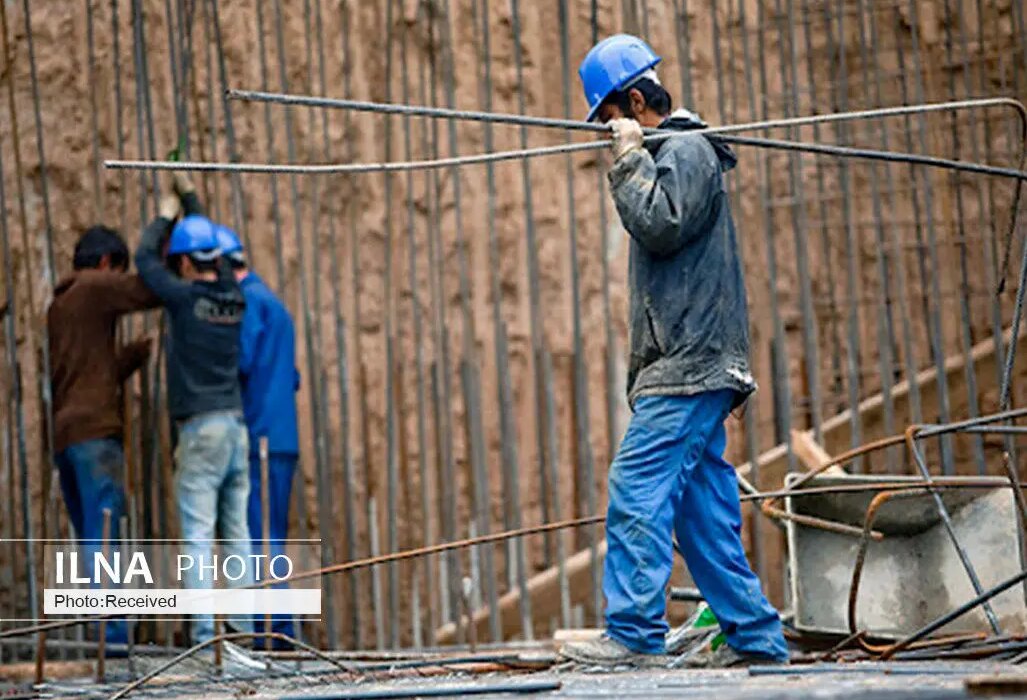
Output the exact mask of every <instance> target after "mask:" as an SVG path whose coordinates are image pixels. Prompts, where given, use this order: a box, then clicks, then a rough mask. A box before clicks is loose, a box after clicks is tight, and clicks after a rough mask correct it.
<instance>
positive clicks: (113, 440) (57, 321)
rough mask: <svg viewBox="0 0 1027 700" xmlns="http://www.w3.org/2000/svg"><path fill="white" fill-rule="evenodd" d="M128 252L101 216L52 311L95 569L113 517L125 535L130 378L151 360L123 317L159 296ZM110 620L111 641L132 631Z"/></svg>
mask: <svg viewBox="0 0 1027 700" xmlns="http://www.w3.org/2000/svg"><path fill="white" fill-rule="evenodd" d="M128 261H129V256H128V246H126V245H125V241H124V240H123V239H122V238H121V236H120V235H119V234H118V232H117V231H114V230H112V229H109V228H107V227H105V226H93V227H92V228H90V229H89V230H88V231H86V232H85V233H84V234H83V235H82V237H81V238H79V240H78V243H76V244H75V253H74V258H73V260H72V267H73V272H72V273H71V274H70V275H68V276H67V277H64V278H63V279H61V280H60V282H58V283H57V286H56V288H55V289H54V298H53V302H52V303H51V304H50V308H49V309H48V311H47V328H48V330H49V340H50V378H51V386H52V387H53V411H54V435H53V439H54V454H55V460H56V462H57V470H58V475H59V477H60V484H61V492H62V493H63V495H64V503H65V505H66V506H67V509H68V518H69V520H71V524H72V526H73V527H74V529H75V535H76V536H77V537H78V538H79V540H80V542H81V547H82V552H80V554H79V556H80V558H81V559H84V560H85V561H86V562H87V563H86V567H87V571H88V572H89V578H90V579H93V578H94V573H95V572H94V553H96V552H100V551H102V548H103V546H104V541H103V540H104V534H105V532H104V530H105V528H104V523H105V520H106V521H107V525H108V528H107V532H106V536H107V539H108V540H109V541H111V542H116V541H117V539H118V538H119V537H120V536H121V535H122V532H121V518H122V516H123V515H125V510H126V509H125V480H124V472H125V453H124V448H123V446H122V440H123V430H124V424H123V415H122V385H123V384H124V382H125V380H127V379H128V378H129V377H130V376H131V375H132V373H133V372H135V371H136V370H137V369H139V368H140V367H141V366H142V365H143V364H145V362H146V359H147V358H148V357H149V355H150V346H151V344H152V342H151V339H150V338H146V337H143V338H139V339H137V340H134V341H132V342H131V343H128V344H126V345H124V346H122V347H118V344H117V339H116V337H115V335H116V334H115V331H116V329H117V321H118V318H119V317H120V316H121V315H122V314H126V313H130V312H133V311H143V310H145V309H152V308H156V307H157V306H159V305H160V300H159V299H157V297H155V296H154V295H153V294H152V293H151V292H150V290H149V289H148V288H147V287H146V285H145V284H143V282H142V280H141V279H140V278H139V277H138V276H137V275H134V274H129V272H128ZM104 511H109V515H108V516H106V517H105V515H104ZM111 546H112V547H114V546H115V545H111ZM112 551H113V549H112ZM105 629H106V635H105V636H106V639H107V641H109V642H113V643H125V642H127V641H128V639H127V631H126V627H125V623H124V621H123V620H110V621H108V622H107V623H106V626H105Z"/></svg>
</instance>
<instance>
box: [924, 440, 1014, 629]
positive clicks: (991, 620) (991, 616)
mask: <svg viewBox="0 0 1027 700" xmlns="http://www.w3.org/2000/svg"><path fill="white" fill-rule="evenodd" d="M944 437H945V434H942V439H944ZM916 441H917V428H916V426H910V427H909V428H907V429H906V444H907V445H909V450H910V452H911V453H912V454H913V462H914V464H916V468H917V469H918V470H920V474H921V475H922V476H923V478H924V481H926V482H928V483H930V482H931V481H932V477H931V472H930V470H929V469H928V468H927V464H926V462H925V461H924V458H923V455H922V454H921V453H920V450H919V448H918V447H917V444H916ZM931 496H932V497H933V498H934V503H935V505H936V506H937V508H938V515H940V516H941V521H942V523H943V524H944V525H945V531H946V532H947V533H948V536H949V539H950V540H952V546H953V547H955V548H956V552H957V553H958V554H959V560H960V562H962V564H963V568H964V569H966V575H967V576H968V577H969V579H970V583H971V584H972V585H973V587H974V591H975V592H976V593H977V594H978V595H980V594H981V592H982V591H983V590H984V589H983V587H982V586H981V581H980V579H979V578H978V576H977V571H976V569H974V566H973V564H972V563H971V562H970V557H969V555H967V553H966V550H965V549H963V545H962V544H961V543H960V542H959V538H958V537H957V536H956V530H955V526H953V524H952V517H951V516H950V515H949V509H948V508H947V507H946V506H945V503H944V502H943V501H942V499H941V494H939V493H938V492H937V491H936V490H934V489H931ZM984 614H985V616H986V617H987V618H988V624H989V625H990V626H991V629H992V631H993V632H995V634H1001V633H1002V630H1001V628H1000V627H999V623H998V617H997V616H996V615H995V611H994V610H992V608H991V605H990V604H989V603H984Z"/></svg>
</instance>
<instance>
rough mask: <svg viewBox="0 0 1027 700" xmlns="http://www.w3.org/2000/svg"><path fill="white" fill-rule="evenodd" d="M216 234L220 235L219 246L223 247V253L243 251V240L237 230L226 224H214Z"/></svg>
mask: <svg viewBox="0 0 1027 700" xmlns="http://www.w3.org/2000/svg"><path fill="white" fill-rule="evenodd" d="M214 234H215V235H216V236H217V237H218V248H220V249H221V254H222V255H229V254H230V253H241V252H242V251H243V246H242V241H240V240H239V236H237V235H235V231H233V230H232V229H230V228H228V227H227V226H225V225H224V224H214Z"/></svg>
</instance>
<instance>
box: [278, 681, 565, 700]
mask: <svg viewBox="0 0 1027 700" xmlns="http://www.w3.org/2000/svg"><path fill="white" fill-rule="evenodd" d="M561 687H563V683H562V681H526V682H516V681H515V682H506V683H491V684H486V685H456V686H454V685H449V686H447V685H436V686H418V687H414V688H388V689H383V690H357V691H347V692H343V693H336V694H333V695H302V696H301V695H286V696H282V697H280V698H278V700H301V699H302V700H392V699H394V698H427V697H456V696H463V695H514V694H526V693H545V692H548V691H551V690H559V689H560V688H561Z"/></svg>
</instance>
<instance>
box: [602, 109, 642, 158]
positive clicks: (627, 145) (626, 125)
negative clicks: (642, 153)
mask: <svg viewBox="0 0 1027 700" xmlns="http://www.w3.org/2000/svg"><path fill="white" fill-rule="evenodd" d="M609 124H610V128H611V129H612V130H613V159H614V160H620V159H621V157H622V156H623V155H624V154H625V153H627V152H629V151H633V150H635V149H636V148H641V147H642V125H641V124H639V123H638V122H637V121H635V120H634V119H611V120H610V121H609Z"/></svg>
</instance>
